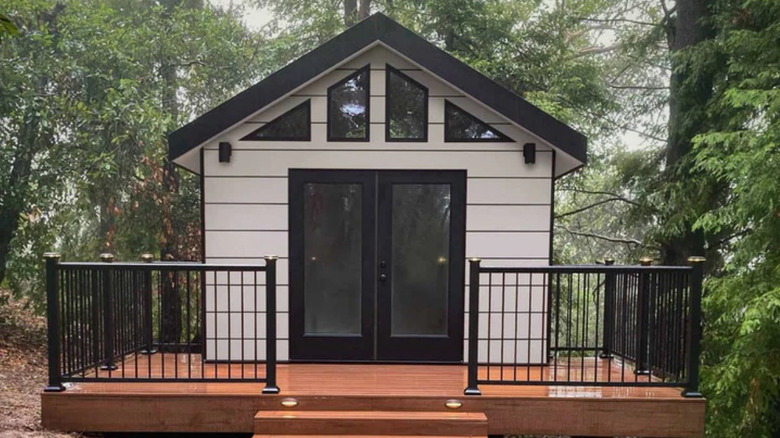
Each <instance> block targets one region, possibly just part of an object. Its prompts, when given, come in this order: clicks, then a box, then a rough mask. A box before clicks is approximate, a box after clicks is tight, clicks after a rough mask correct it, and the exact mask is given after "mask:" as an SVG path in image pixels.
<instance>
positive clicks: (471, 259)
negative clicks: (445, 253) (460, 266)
mask: <svg viewBox="0 0 780 438" xmlns="http://www.w3.org/2000/svg"><path fill="white" fill-rule="evenodd" d="M469 261H470V262H479V261H482V259H481V258H479V257H470V258H469Z"/></svg>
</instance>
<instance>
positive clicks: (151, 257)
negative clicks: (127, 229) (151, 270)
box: [141, 252, 154, 263]
mask: <svg viewBox="0 0 780 438" xmlns="http://www.w3.org/2000/svg"><path fill="white" fill-rule="evenodd" d="M141 261H142V262H144V263H152V262H153V261H154V254H150V253H148V252H145V253H143V254H141Z"/></svg>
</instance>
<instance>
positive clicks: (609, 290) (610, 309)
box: [597, 258, 615, 359]
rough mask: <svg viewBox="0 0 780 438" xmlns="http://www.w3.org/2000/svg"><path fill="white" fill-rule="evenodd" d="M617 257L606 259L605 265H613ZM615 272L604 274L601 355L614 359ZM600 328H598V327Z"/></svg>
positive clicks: (603, 357)
mask: <svg viewBox="0 0 780 438" xmlns="http://www.w3.org/2000/svg"><path fill="white" fill-rule="evenodd" d="M614 264H615V259H612V258H607V259H604V265H606V266H613V265H614ZM614 296H615V274H614V273H613V272H612V271H611V270H607V271H606V273H605V274H604V324H603V325H604V334H603V335H602V339H601V342H602V348H601V354H600V355H599V357H600V358H602V359H612V348H613V345H612V340H613V338H614V336H615V298H614ZM597 330H598V329H597Z"/></svg>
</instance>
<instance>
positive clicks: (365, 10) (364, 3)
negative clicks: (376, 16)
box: [358, 0, 371, 21]
mask: <svg viewBox="0 0 780 438" xmlns="http://www.w3.org/2000/svg"><path fill="white" fill-rule="evenodd" d="M369 14H371V0H360V6H359V7H358V21H360V20H365V19H366V18H368V16H369Z"/></svg>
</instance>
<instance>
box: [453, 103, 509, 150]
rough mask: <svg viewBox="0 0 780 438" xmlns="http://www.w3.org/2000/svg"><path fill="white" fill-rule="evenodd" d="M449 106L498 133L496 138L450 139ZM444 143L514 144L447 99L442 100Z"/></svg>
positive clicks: (488, 124) (506, 136) (494, 128)
mask: <svg viewBox="0 0 780 438" xmlns="http://www.w3.org/2000/svg"><path fill="white" fill-rule="evenodd" d="M449 106H453V107H455V108H457V109H458V110H459V111H462V112H464V113H466V115H467V116H469V117H471V118H472V119H474V120H476V121H477V122H479V123H482V124H483V125H485V126H488V127H489V128H490V129H492V130H493V131H495V132H496V133H498V138H452V137H451V136H450V135H449V134H448V132H449V127H450V123H449V118H448V117H447V108H448V107H449ZM444 142H445V143H515V140H513V139H512V138H511V137H509V136H508V135H506V134H504V133H503V132H501V130H499V129H498V128H496V127H495V126H493V125H491V124H490V123H487V122H485V121H483V120H482V119H480V118H479V117H477V116H475V115H474V114H471V113H470V112H468V111H466V110H464V109H463V108H461V107H460V106H458V105H456V104H454V103H452V102H450V101H449V100H448V99H444Z"/></svg>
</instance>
